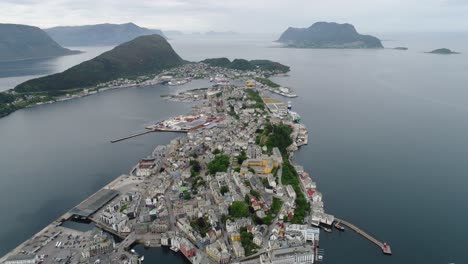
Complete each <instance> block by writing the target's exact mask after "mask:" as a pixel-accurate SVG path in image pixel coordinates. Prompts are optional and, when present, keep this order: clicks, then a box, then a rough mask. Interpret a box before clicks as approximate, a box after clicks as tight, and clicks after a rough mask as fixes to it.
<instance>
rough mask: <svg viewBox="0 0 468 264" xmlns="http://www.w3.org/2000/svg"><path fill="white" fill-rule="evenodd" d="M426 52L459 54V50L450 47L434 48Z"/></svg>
mask: <svg viewBox="0 0 468 264" xmlns="http://www.w3.org/2000/svg"><path fill="white" fill-rule="evenodd" d="M426 53H432V54H460V53H459V52H455V51H452V50H450V49H446V48H442V49H435V50H433V51H430V52H426Z"/></svg>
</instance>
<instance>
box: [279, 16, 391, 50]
mask: <svg viewBox="0 0 468 264" xmlns="http://www.w3.org/2000/svg"><path fill="white" fill-rule="evenodd" d="M278 42H280V43H283V44H285V46H286V47H292V48H335V49H375V48H383V45H382V43H381V41H380V40H379V39H378V38H376V37H374V36H369V35H361V34H359V33H358V32H357V31H356V29H355V28H354V26H353V25H351V24H338V23H334V22H331V23H328V22H317V23H314V24H313V25H312V26H310V27H308V28H293V27H290V28H288V29H287V30H286V31H285V32H284V33H283V34H282V35H281V37H280V38H279V39H278Z"/></svg>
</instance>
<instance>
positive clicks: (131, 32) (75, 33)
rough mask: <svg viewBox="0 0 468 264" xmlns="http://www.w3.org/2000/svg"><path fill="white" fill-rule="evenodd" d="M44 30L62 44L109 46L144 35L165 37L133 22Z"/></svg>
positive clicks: (160, 32) (159, 31)
mask: <svg viewBox="0 0 468 264" xmlns="http://www.w3.org/2000/svg"><path fill="white" fill-rule="evenodd" d="M44 30H45V32H47V34H49V35H50V36H51V37H52V38H53V39H54V40H55V41H57V42H58V43H59V44H60V45H63V46H105V45H109V46H111V45H118V44H121V43H124V42H127V41H130V40H132V39H134V38H136V37H140V36H145V35H153V34H157V35H160V36H163V37H165V36H164V34H163V33H162V31H161V30H158V29H148V28H144V27H139V26H137V25H135V24H133V23H125V24H97V25H85V26H60V27H53V28H47V29H44Z"/></svg>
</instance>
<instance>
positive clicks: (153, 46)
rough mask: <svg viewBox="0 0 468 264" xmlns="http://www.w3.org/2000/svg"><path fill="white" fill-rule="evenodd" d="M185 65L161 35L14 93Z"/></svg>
mask: <svg viewBox="0 0 468 264" xmlns="http://www.w3.org/2000/svg"><path fill="white" fill-rule="evenodd" d="M184 63H185V61H184V60H182V59H181V58H180V57H179V55H177V53H176V52H175V51H174V50H173V49H172V47H171V45H170V44H169V43H168V42H167V40H166V39H165V38H163V37H162V36H159V35H156V34H154V35H147V36H140V37H137V38H135V39H133V40H131V41H128V42H125V43H122V44H120V45H118V46H117V47H115V48H114V49H112V50H110V51H107V52H105V53H103V54H101V55H99V56H97V57H95V58H94V59H91V60H88V61H85V62H83V63H80V64H78V65H76V66H74V67H72V68H70V69H68V70H66V71H64V72H62V73H57V74H53V75H48V76H45V77H41V78H37V79H32V80H29V81H26V82H24V83H22V84H20V85H18V86H16V87H15V90H16V91H18V92H35V91H36V92H37V91H57V90H70V89H76V88H84V87H90V86H94V85H97V84H99V83H102V82H107V81H111V80H115V79H118V78H126V77H136V76H140V75H144V74H153V73H159V72H160V71H162V70H165V69H168V68H172V67H176V66H179V65H182V64H184Z"/></svg>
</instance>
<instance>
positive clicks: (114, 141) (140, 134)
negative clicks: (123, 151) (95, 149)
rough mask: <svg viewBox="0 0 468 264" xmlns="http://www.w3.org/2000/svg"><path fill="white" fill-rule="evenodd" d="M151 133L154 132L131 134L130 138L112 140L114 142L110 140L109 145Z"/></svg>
mask: <svg viewBox="0 0 468 264" xmlns="http://www.w3.org/2000/svg"><path fill="white" fill-rule="evenodd" d="M151 132H154V131H152V130H148V131H145V132H140V133H136V134H132V135H130V136H126V137H122V138H118V139H114V140H111V143H117V142H119V141H123V140H126V139H130V138H134V137H138V136H142V135H145V134H148V133H151Z"/></svg>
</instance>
